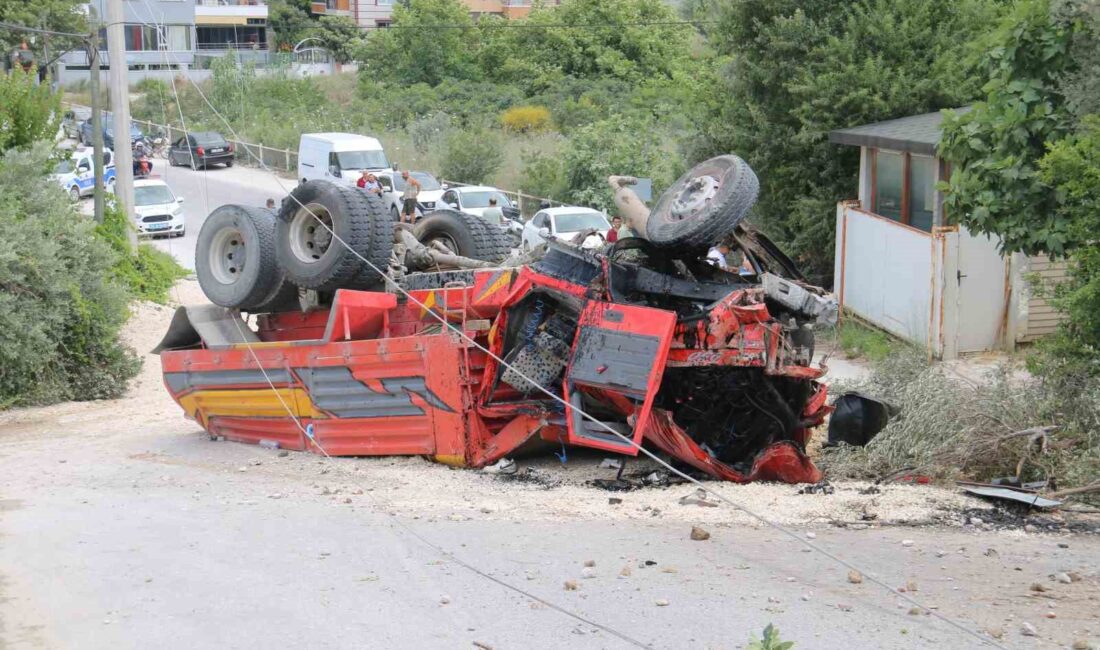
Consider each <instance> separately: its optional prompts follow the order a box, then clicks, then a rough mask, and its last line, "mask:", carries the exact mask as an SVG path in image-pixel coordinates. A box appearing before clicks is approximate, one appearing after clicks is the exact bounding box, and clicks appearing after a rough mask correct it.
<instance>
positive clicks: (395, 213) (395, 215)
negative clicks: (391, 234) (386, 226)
mask: <svg viewBox="0 0 1100 650" xmlns="http://www.w3.org/2000/svg"><path fill="white" fill-rule="evenodd" d="M390 219H393V222H394V223H400V221H401V212H400V211H399V210H398V209H397V206H396V205H394V206H391V207H390Z"/></svg>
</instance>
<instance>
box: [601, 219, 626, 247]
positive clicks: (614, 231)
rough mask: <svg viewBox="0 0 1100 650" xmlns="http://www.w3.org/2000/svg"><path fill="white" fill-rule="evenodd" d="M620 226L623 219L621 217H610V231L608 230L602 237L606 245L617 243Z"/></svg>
mask: <svg viewBox="0 0 1100 650" xmlns="http://www.w3.org/2000/svg"><path fill="white" fill-rule="evenodd" d="M622 225H623V218H622V217H620V216H619V215H615V216H614V217H611V230H608V231H607V235H606V236H605V237H604V239H605V240H606V241H607V243H609V244H613V243H615V242H617V241H619V228H621V227H622Z"/></svg>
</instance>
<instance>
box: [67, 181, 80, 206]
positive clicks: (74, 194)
mask: <svg viewBox="0 0 1100 650" xmlns="http://www.w3.org/2000/svg"><path fill="white" fill-rule="evenodd" d="M69 198H70V199H72V201H73V203H76V202H77V201H79V200H80V188H79V187H77V186H76V185H73V186H72V187H70V188H69Z"/></svg>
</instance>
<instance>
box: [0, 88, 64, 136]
mask: <svg viewBox="0 0 1100 650" xmlns="http://www.w3.org/2000/svg"><path fill="white" fill-rule="evenodd" d="M60 120H61V95H60V94H55V93H53V92H51V90H50V86H49V84H38V83H37V79H36V77H35V76H34V74H27V73H25V72H23V71H22V70H21V69H16V70H12V71H11V73H10V74H2V73H0V152H3V151H7V150H8V149H16V148H20V149H21V148H26V147H28V146H30V144H31V143H33V142H37V141H39V140H53V138H54V135H55V134H56V133H57V129H58V127H59V126H60Z"/></svg>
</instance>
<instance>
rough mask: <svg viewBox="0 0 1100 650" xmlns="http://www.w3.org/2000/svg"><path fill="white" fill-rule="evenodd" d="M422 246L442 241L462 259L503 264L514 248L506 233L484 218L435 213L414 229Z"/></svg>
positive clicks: (438, 211) (417, 224)
mask: <svg viewBox="0 0 1100 650" xmlns="http://www.w3.org/2000/svg"><path fill="white" fill-rule="evenodd" d="M413 234H414V235H416V238H417V239H418V240H420V243H422V244H430V243H431V242H433V241H438V242H439V243H441V244H443V245H444V246H446V247H447V248H449V249H451V250H452V251H453V252H455V253H456V254H458V255H462V256H463V257H470V258H473V259H475V260H483V261H486V262H500V261H501V260H503V259H504V258H506V257H508V253H509V252H510V250H511V247H509V246H508V238H507V236H506V235H505V232H504V231H503V230H502V229H501V228H500V227H499V226H497V225H495V224H491V223H489V222H488V221H486V220H484V219H482V218H481V217H478V216H475V215H472V214H466V213H465V212H459V211H458V210H435V211H434V212H429V213H428V214H426V215H424V217H423V218H421V219H420V221H417V222H416V225H415V226H413Z"/></svg>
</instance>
